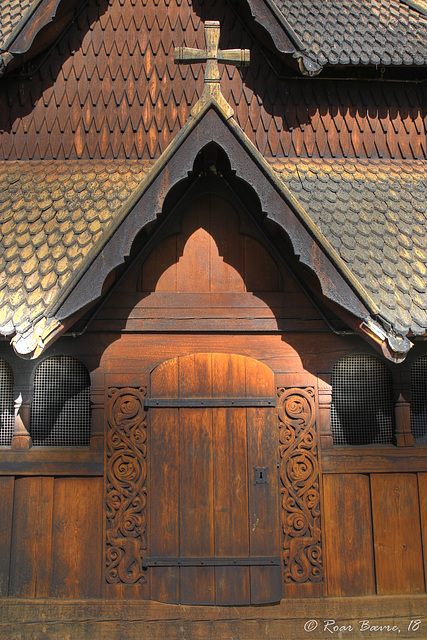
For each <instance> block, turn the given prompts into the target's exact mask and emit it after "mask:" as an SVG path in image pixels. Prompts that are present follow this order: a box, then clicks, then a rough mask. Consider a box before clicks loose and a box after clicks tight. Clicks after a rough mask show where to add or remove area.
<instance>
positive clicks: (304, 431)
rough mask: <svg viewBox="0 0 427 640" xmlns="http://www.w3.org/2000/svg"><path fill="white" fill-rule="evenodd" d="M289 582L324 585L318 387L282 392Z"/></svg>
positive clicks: (283, 495) (286, 576)
mask: <svg viewBox="0 0 427 640" xmlns="http://www.w3.org/2000/svg"><path fill="white" fill-rule="evenodd" d="M277 411H278V415H279V421H280V422H279V426H280V483H281V487H280V490H281V503H282V531H283V563H284V580H285V582H286V583H303V582H321V581H322V580H323V575H324V572H323V558H322V543H321V529H320V491H319V463H318V448H317V438H316V426H315V405H314V390H313V388H310V387H308V388H304V389H296V388H294V389H284V388H280V389H278V404H277Z"/></svg>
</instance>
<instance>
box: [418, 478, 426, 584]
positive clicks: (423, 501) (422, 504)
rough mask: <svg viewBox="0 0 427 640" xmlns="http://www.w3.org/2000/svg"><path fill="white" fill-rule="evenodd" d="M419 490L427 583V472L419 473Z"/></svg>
mask: <svg viewBox="0 0 427 640" xmlns="http://www.w3.org/2000/svg"><path fill="white" fill-rule="evenodd" d="M418 492H419V498H420V516H421V536H422V541H423V550H424V554H423V555H424V580H425V581H426V584H427V473H419V474H418Z"/></svg>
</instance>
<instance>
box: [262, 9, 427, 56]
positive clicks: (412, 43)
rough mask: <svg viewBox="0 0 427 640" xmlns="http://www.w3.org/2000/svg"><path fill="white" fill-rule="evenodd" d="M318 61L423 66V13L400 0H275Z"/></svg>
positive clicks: (426, 20)
mask: <svg viewBox="0 0 427 640" xmlns="http://www.w3.org/2000/svg"><path fill="white" fill-rule="evenodd" d="M273 1H274V2H275V4H276V5H277V7H278V8H279V9H280V11H281V12H282V13H283V15H284V17H285V18H286V19H287V20H288V22H289V23H290V25H291V26H292V28H293V29H294V30H295V32H296V33H297V34H298V36H299V37H300V39H301V40H302V42H303V43H304V44H305V45H306V47H307V53H311V54H312V56H314V57H315V59H316V60H317V62H318V63H319V64H321V65H327V64H329V65H369V64H370V65H381V66H389V65H396V66H401V65H425V64H427V17H426V16H425V15H423V14H422V13H420V12H419V11H417V10H416V9H413V8H411V7H409V6H408V5H407V4H403V3H402V2H400V1H399V0H273Z"/></svg>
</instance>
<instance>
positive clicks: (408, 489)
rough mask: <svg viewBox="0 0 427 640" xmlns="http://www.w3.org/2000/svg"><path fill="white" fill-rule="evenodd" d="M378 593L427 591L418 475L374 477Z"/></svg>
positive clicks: (379, 475)
mask: <svg viewBox="0 0 427 640" xmlns="http://www.w3.org/2000/svg"><path fill="white" fill-rule="evenodd" d="M371 500H372V517H373V530H374V549H375V567H376V580H377V592H378V593H379V594H391V593H419V592H422V591H424V589H425V583H424V570H423V556H422V548H421V530H420V511H419V502H418V483H417V476H416V474H411V473H402V474H396V473H390V474H381V473H378V474H373V475H372V476H371Z"/></svg>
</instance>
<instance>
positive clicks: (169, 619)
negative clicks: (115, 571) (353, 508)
mask: <svg viewBox="0 0 427 640" xmlns="http://www.w3.org/2000/svg"><path fill="white" fill-rule="evenodd" d="M426 611H427V596H426V595H418V596H416V595H415V596H411V598H408V597H402V596H393V597H390V596H389V597H384V596H383V597H378V596H377V597H365V598H360V597H359V598H327V599H325V598H313V599H300V598H295V599H294V600H293V601H292V605H290V603H289V602H288V601H284V602H282V603H281V604H280V605H274V606H263V607H257V608H256V609H255V610H254V609H253V608H252V607H191V606H188V605H187V606H185V607H182V606H179V605H166V604H157V603H148V602H144V603H141V602H130V601H128V602H117V601H104V602H99V601H93V602H69V601H68V602H67V601H62V602H58V601H57V602H46V601H39V602H29V601H28V600H27V601H25V600H24V601H17V600H9V601H2V602H1V607H0V640H10V639H11V637H14V635H13V634H16V633H18V632H19V638H20V640H38V639H39V638H44V639H46V640H58V638H68V639H69V640H105V638H108V640H161V639H163V638H171V639H173V640H175V639H178V638H188V639H189V640H205V639H206V640H207V639H208V638H215V639H217V638H218V639H219V640H229V638H236V640H243V639H244V638H245V639H249V640H290V639H292V640H307V638H315V639H316V640H317V639H318V638H323V637H329V636H330V635H331V634H330V633H329V631H328V630H324V629H325V625H326V624H327V622H328V621H335V623H336V625H337V626H338V627H345V628H346V629H345V631H341V633H340V632H339V631H338V630H337V631H336V632H335V637H337V638H338V637H340V636H341V637H342V638H347V639H348V640H358V639H360V638H381V639H383V638H385V637H399V639H401V640H408V639H409V638H412V639H414V640H424V638H425V637H426V633H425V632H426V627H427V617H426ZM18 620H19V621H20V623H19V624H17V621H18ZM308 621H314V622H313V623H312V624H313V625H316V626H317V629H316V630H313V631H312V632H311V633H310V632H308V631H307V630H305V629H304V625H305V624H306V623H307V622H308ZM361 621H369V626H371V627H373V626H377V627H378V626H379V625H385V626H387V625H388V626H390V627H393V626H396V627H398V629H400V633H399V632H397V631H394V632H387V630H384V631H383V632H381V631H380V630H378V628H377V630H372V631H368V630H365V631H361V630H360V628H361V626H362V622H361ZM411 621H412V624H411ZM416 621H420V623H419V626H418V624H417V623H416ZM365 624H366V623H365ZM414 624H415V626H414ZM331 626H333V625H329V627H331ZM349 627H351V628H352V630H350V629H349ZM408 627H411V629H410V630H408ZM412 629H413V630H412Z"/></svg>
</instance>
